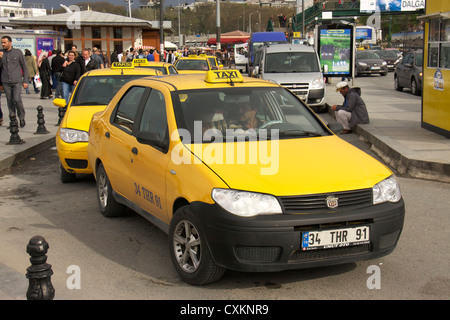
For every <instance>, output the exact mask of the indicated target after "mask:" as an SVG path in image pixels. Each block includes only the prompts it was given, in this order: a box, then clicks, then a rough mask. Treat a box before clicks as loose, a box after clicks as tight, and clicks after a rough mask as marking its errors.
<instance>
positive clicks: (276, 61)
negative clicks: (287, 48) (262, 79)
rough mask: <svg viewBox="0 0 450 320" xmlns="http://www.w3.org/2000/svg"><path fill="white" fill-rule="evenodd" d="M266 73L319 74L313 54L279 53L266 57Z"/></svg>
mask: <svg viewBox="0 0 450 320" xmlns="http://www.w3.org/2000/svg"><path fill="white" fill-rule="evenodd" d="M264 71H265V72H266V73H280V72H281V73H286V72H289V73H290V72H320V68H319V64H318V63H317V57H316V54H315V53H314V52H280V53H271V54H268V55H267V57H266V65H265V70H264Z"/></svg>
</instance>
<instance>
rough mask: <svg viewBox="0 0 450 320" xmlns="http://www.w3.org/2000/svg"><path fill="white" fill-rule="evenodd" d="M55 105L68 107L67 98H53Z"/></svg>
mask: <svg viewBox="0 0 450 320" xmlns="http://www.w3.org/2000/svg"><path fill="white" fill-rule="evenodd" d="M53 105H54V106H56V107H58V108H64V107H66V105H67V103H66V100H65V99H59V98H58V99H53Z"/></svg>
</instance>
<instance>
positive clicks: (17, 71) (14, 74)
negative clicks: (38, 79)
mask: <svg viewBox="0 0 450 320" xmlns="http://www.w3.org/2000/svg"><path fill="white" fill-rule="evenodd" d="M1 43H2V48H3V50H2V51H3V56H2V62H1V66H0V91H5V94H6V101H7V103H8V111H9V119H10V120H12V118H14V117H15V116H16V115H17V117H18V118H19V124H20V127H21V128H23V127H25V124H26V123H25V108H24V107H23V102H22V87H23V88H24V89H26V88H28V69H27V64H26V62H25V57H24V55H23V53H22V51H21V50H19V49H16V48H13V47H12V39H11V37H10V36H3V37H2V38H1Z"/></svg>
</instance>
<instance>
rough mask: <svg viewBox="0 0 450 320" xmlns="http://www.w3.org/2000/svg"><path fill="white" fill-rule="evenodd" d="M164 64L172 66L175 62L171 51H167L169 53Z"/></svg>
mask: <svg viewBox="0 0 450 320" xmlns="http://www.w3.org/2000/svg"><path fill="white" fill-rule="evenodd" d="M166 62H168V63H171V64H173V63H174V62H175V55H174V54H173V51H172V50H169V52H168V53H167V55H166Z"/></svg>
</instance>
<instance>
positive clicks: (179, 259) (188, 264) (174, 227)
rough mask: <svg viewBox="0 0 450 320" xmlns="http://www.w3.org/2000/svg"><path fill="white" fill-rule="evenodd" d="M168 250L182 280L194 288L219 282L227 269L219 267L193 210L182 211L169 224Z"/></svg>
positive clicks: (185, 207)
mask: <svg viewBox="0 0 450 320" xmlns="http://www.w3.org/2000/svg"><path fill="white" fill-rule="evenodd" d="M169 250H170V258H171V259H172V263H173V265H174V267H175V269H176V271H177V273H178V274H179V275H180V277H181V279H182V280H183V281H185V282H187V283H189V284H192V285H205V284H208V283H212V282H215V281H218V280H219V279H220V278H221V277H222V276H223V274H224V272H225V268H223V267H220V266H218V265H217V264H216V263H215V262H214V260H213V258H212V256H211V254H210V252H209V247H208V243H207V240H206V238H205V237H204V235H203V233H202V231H201V229H200V228H199V223H198V222H197V219H196V217H195V214H194V211H193V210H192V208H191V207H190V206H189V205H187V206H184V207H181V208H179V209H178V210H177V211H176V212H175V215H174V216H173V218H172V221H171V222H170V228H169Z"/></svg>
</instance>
